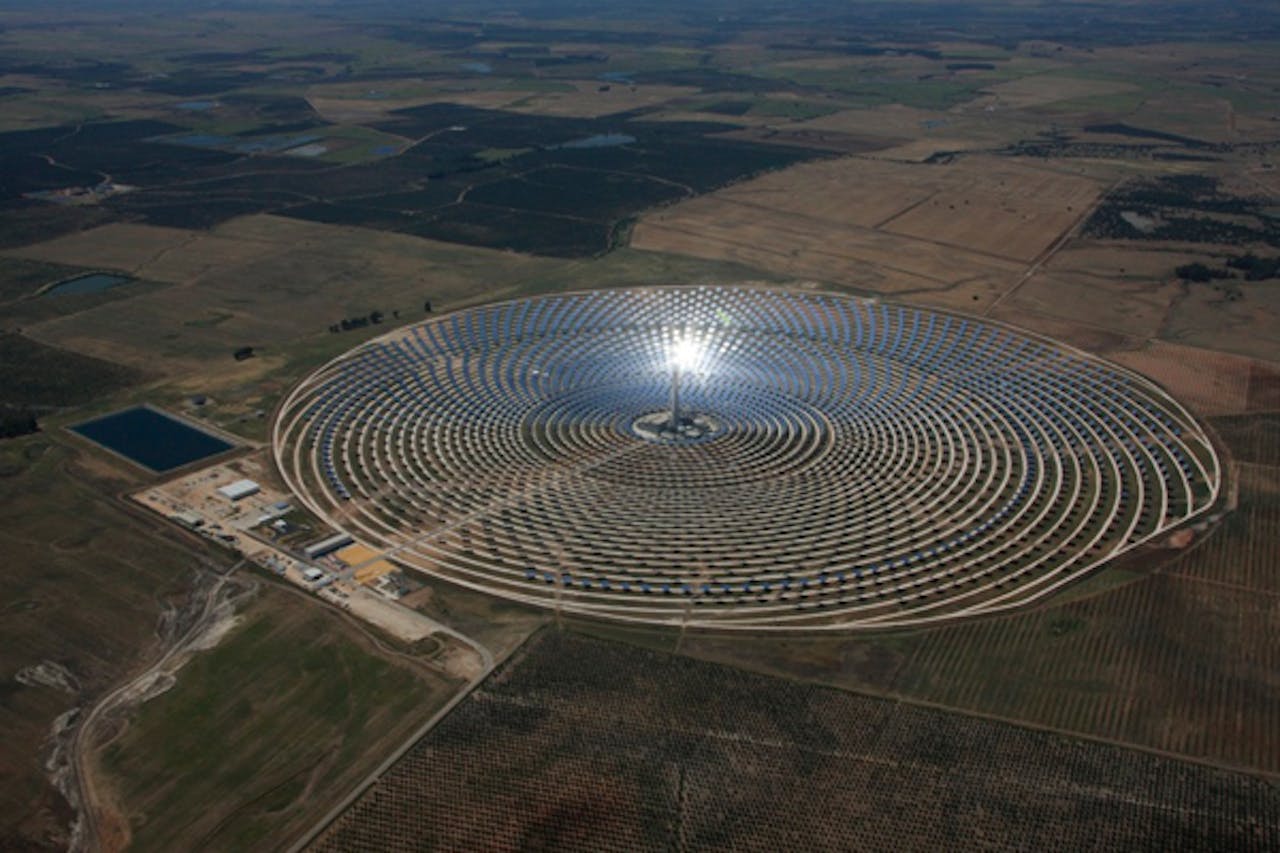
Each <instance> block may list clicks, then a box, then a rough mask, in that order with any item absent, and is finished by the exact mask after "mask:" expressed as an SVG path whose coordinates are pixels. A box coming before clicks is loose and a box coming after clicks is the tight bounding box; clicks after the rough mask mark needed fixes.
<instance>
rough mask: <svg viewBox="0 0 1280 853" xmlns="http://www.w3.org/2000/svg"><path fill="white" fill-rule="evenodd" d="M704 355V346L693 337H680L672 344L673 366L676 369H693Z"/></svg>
mask: <svg viewBox="0 0 1280 853" xmlns="http://www.w3.org/2000/svg"><path fill="white" fill-rule="evenodd" d="M701 356H702V347H700V346H698V342H697V341H695V340H694V339H693V338H680V339H679V340H677V341H676V342H675V343H674V344H672V346H671V366H672V367H674V368H675V369H676V370H692V369H693V368H694V367H695V366H696V365H697V364H698V359H699V358H700V357H701Z"/></svg>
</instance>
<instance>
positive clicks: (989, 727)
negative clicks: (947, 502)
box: [312, 630, 1280, 853]
mask: <svg viewBox="0 0 1280 853" xmlns="http://www.w3.org/2000/svg"><path fill="white" fill-rule="evenodd" d="M1278 808H1280V794H1278V793H1277V790H1276V788H1275V787H1274V786H1273V785H1271V784H1269V783H1267V782H1265V781H1263V780H1260V779H1257V778H1254V777H1250V776H1246V775H1243V774H1233V773H1228V772H1223V771H1219V770H1214V769H1210V768H1206V767H1201V766H1196V765H1193V764H1188V763H1184V762H1179V761H1176V760H1172V759H1170V758H1167V757H1161V756H1154V755H1150V754H1147V753H1143V752H1138V751H1134V750H1126V749H1123V748H1120V747H1117V746H1113V745H1110V744H1097V743H1083V742H1080V741H1077V740H1073V739H1071V738H1069V737H1063V736H1060V735H1056V734H1052V733H1048V732H1043V731H1032V730H1028V729H1023V728H1018V727H1014V726H1008V725H1002V724H1000V723H996V722H993V721H990V720H984V719H980V718H975V717H970V716H965V715H961V714H954V713H949V712H945V711H940V710H936V709H931V708H924V707H921V706H913V705H903V704H900V703H897V702H892V701H886V700H884V699H877V698H872V697H868V696H860V695H854V694H848V693H842V692H840V691H835V690H830V689H825V688H821V687H814V686H812V685H809V684H804V683H797V682H795V681H790V680H783V679H773V678H767V677H762V676H759V675H752V674H748V673H744V672H742V671H740V670H736V669H732V668H729V667H723V666H717V665H714V664H709V663H705V662H700V661H693V660H688V659H684V658H679V657H674V656H671V655H669V654H662V653H657V652H652V651H645V650H642V649H637V648H633V647H628V646H625V645H622V644H616V643H610V642H604V641H600V640H592V639H588V638H584V637H582V636H580V635H574V634H569V633H564V632H559V631H554V630H548V631H544V632H543V633H542V634H540V635H538V636H537V637H535V638H534V639H533V640H532V641H531V642H530V643H529V644H528V645H526V646H525V647H524V648H523V649H521V651H520V653H519V654H518V655H517V656H516V657H514V658H513V659H512V660H511V661H509V662H508V663H507V664H506V665H504V666H503V667H502V668H501V669H500V670H499V671H498V672H497V673H496V674H495V675H494V676H493V677H492V678H491V679H490V680H489V681H488V682H487V683H486V684H485V685H484V686H483V687H481V688H480V689H479V690H477V691H476V692H475V693H473V694H472V695H471V696H470V697H468V699H467V700H466V701H465V702H464V703H463V704H462V705H460V706H459V707H458V708H457V709H456V710H455V711H454V712H453V713H451V714H450V715H449V716H448V717H447V718H445V719H444V720H443V721H442V722H441V723H440V724H439V725H438V726H437V727H436V728H435V729H433V730H432V731H431V732H430V733H429V734H428V735H427V736H426V737H425V738H424V739H423V740H422V741H420V742H419V743H418V744H417V745H416V746H415V747H414V748H413V749H412V750H410V752H409V753H408V754H407V755H406V756H405V757H404V758H403V759H401V760H400V762H398V763H397V764H396V765H395V766H394V767H393V768H392V769H391V770H390V771H389V772H388V773H387V774H386V775H384V776H383V777H382V778H381V779H380V780H379V781H378V782H377V783H375V785H374V786H373V787H372V788H370V789H369V791H367V792H366V793H365V794H364V796H363V797H361V798H360V799H359V800H358V801H357V802H356V803H355V804H354V805H353V806H352V807H351V808H350V809H349V810H348V811H347V812H345V813H344V814H343V815H342V816H341V817H339V819H338V820H337V821H336V822H335V823H334V824H333V825H332V826H331V827H330V828H329V830H328V831H327V832H326V833H325V834H323V835H322V836H321V837H320V839H319V841H318V842H317V843H316V844H315V845H313V847H312V849H315V850H320V851H344V853H346V851H402V850H403V851H407V850H423V849H439V850H463V849H479V848H484V849H486V850H494V851H507V850H533V849H538V850H542V849H554V850H569V851H578V850H582V851H587V850H590V851H599V850H618V851H622V850H627V851H637V850H672V849H681V850H712V849H714V850H727V849H733V850H760V851H771V850H794V849H819V850H854V849H873V850H880V849H908V850H925V849H930V850H945V849H959V848H965V847H972V846H975V844H977V845H978V846H982V847H983V848H988V849H1001V850H1005V849H1007V850H1027V849H1080V848H1092V849H1128V848H1134V847H1145V846H1150V847H1153V848H1163V847H1177V846H1190V847H1195V848H1202V849H1244V848H1247V847H1254V846H1258V847H1266V846H1269V845H1274V844H1275V843H1277V842H1280V826H1278V825H1277V824H1276V823H1275V821H1274V820H1273V819H1272V818H1273V817H1274V815H1275V814H1276V810H1277V809H1278Z"/></svg>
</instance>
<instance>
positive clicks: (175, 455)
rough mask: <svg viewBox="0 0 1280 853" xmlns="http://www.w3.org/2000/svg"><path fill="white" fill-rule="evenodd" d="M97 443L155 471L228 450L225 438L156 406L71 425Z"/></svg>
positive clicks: (136, 408) (162, 470)
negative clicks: (155, 407)
mask: <svg viewBox="0 0 1280 853" xmlns="http://www.w3.org/2000/svg"><path fill="white" fill-rule="evenodd" d="M71 431H72V432H74V433H77V434H78V435H82V436H84V437H85V438H87V439H89V440H90V441H92V442H93V443H94V444H97V445H99V446H101V447H105V448H106V449H107V450H110V451H111V452H113V453H116V454H118V455H120V456H123V457H124V458H126V459H128V460H129V461H131V462H136V463H137V464H139V465H141V466H142V467H144V468H149V469H151V470H152V471H155V472H157V473H162V472H164V471H172V470H173V469H174V468H180V467H181V466H183V465H187V464H190V463H192V462H195V461H197V460H199V459H204V458H206V457H209V456H214V455H216V454H218V453H222V452H223V451H226V450H230V449H231V448H232V447H234V446H235V445H233V444H232V443H231V442H229V441H226V440H225V439H222V438H219V437H218V436H216V435H213V434H212V433H209V432H205V431H204V430H203V429H200V428H199V427H197V426H193V425H192V424H189V423H187V422H186V421H182V420H179V419H178V418H176V417H174V416H173V415H170V414H168V413H166V412H163V411H161V410H160V409H153V408H151V407H150V406H134V407H133V408H131V409H124V410H122V411H119V412H114V413H112V414H110V415H104V416H102V417H100V418H95V419H93V420H91V421H85V422H84V423H82V424H78V425H76V426H73V427H71Z"/></svg>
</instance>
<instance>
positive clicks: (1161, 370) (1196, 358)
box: [1110, 341, 1253, 416]
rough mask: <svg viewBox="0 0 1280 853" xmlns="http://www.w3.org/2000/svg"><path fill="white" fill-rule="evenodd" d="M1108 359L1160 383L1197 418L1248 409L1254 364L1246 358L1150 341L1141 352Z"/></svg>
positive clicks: (1118, 354) (1116, 353) (1240, 411)
mask: <svg viewBox="0 0 1280 853" xmlns="http://www.w3.org/2000/svg"><path fill="white" fill-rule="evenodd" d="M1110 358H1112V359H1114V360H1115V361H1118V362H1119V363H1120V364H1123V365H1124V366H1125V367H1129V368H1132V369H1134V370H1136V371H1138V372H1139V373H1141V374H1142V375H1144V376H1146V377H1147V378H1149V379H1154V380H1155V381H1156V382H1159V383H1160V384H1161V385H1162V386H1164V388H1165V389H1166V390H1168V391H1169V393H1171V394H1173V395H1174V397H1176V398H1177V399H1178V400H1179V401H1180V402H1182V403H1184V404H1185V405H1186V406H1187V407H1188V408H1190V409H1191V410H1192V411H1194V412H1196V413H1197V414H1199V415H1204V416H1213V415H1231V414H1237V413H1243V412H1246V411H1249V410H1250V406H1249V389H1250V385H1251V382H1250V377H1251V374H1252V372H1253V370H1252V365H1253V362H1251V361H1250V360H1249V359H1247V358H1241V357H1240V356H1234V355H1227V354H1226V353H1220V352H1214V351H1213V350H1205V349H1199V348H1197V347H1188V346H1182V345H1181V344H1171V343H1167V342H1165V341H1149V342H1148V343H1147V344H1146V345H1145V346H1143V347H1142V348H1141V349H1135V350H1126V351H1121V352H1114V353H1111V354H1110Z"/></svg>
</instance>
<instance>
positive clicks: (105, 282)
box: [40, 272, 133, 296]
mask: <svg viewBox="0 0 1280 853" xmlns="http://www.w3.org/2000/svg"><path fill="white" fill-rule="evenodd" d="M131 281H133V279H132V278H130V277H129V276H127V275H113V274H111V273H105V272H91V273H89V274H88V275H79V276H76V277H75V278H69V279H67V280H66V281H60V282H58V283H57V284H55V285H54V286H53V287H51V288H49V289H48V290H46V291H44V292H43V293H41V294H40V295H41V296H70V295H72V294H75V293H100V292H101V291H103V290H110V289H111V288H113V287H119V286H120V285H122V284H128V283H129V282H131Z"/></svg>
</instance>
